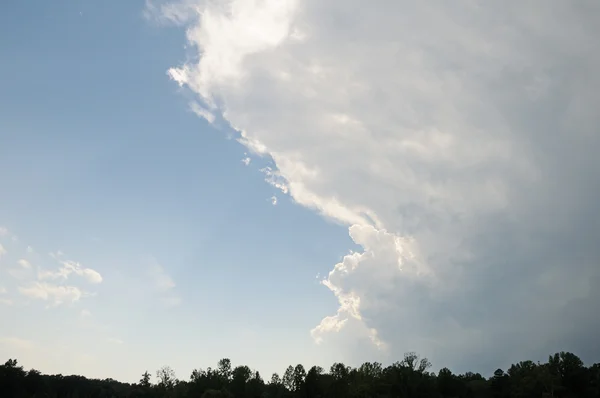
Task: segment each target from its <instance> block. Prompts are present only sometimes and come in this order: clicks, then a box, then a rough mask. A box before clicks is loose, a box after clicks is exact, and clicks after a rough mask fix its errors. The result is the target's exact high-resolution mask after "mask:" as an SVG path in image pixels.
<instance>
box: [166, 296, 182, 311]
mask: <svg viewBox="0 0 600 398" xmlns="http://www.w3.org/2000/svg"><path fill="white" fill-rule="evenodd" d="M162 302H163V304H164V305H165V306H166V307H169V308H170V307H177V306H178V305H180V304H181V297H178V296H172V297H166V298H164V299H163V300H162Z"/></svg>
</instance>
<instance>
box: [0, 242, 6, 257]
mask: <svg viewBox="0 0 600 398" xmlns="http://www.w3.org/2000/svg"><path fill="white" fill-rule="evenodd" d="M5 254H6V249H5V248H4V246H2V244H1V243H0V257H2V256H3V255H5Z"/></svg>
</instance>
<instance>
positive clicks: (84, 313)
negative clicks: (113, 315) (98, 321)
mask: <svg viewBox="0 0 600 398" xmlns="http://www.w3.org/2000/svg"><path fill="white" fill-rule="evenodd" d="M79 315H80V316H81V317H82V318H89V317H90V316H92V313H91V312H90V310H87V309H83V310H81V312H80V313H79Z"/></svg>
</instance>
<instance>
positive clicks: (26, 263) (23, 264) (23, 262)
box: [17, 258, 31, 269]
mask: <svg viewBox="0 0 600 398" xmlns="http://www.w3.org/2000/svg"><path fill="white" fill-rule="evenodd" d="M17 264H19V265H20V266H21V267H23V268H26V269H29V268H31V263H30V262H29V261H27V260H25V259H23V258H22V259H20V260H19V261H17Z"/></svg>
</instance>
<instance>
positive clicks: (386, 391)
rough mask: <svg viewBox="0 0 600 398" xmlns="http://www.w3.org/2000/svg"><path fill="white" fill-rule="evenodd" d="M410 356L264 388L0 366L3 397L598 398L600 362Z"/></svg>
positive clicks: (159, 375)
mask: <svg viewBox="0 0 600 398" xmlns="http://www.w3.org/2000/svg"><path fill="white" fill-rule="evenodd" d="M430 368H431V363H430V362H429V361H428V360H427V359H426V358H420V357H419V356H418V355H417V354H415V353H407V354H405V355H404V358H403V359H402V360H401V361H398V362H395V363H393V364H392V365H390V366H386V367H384V366H383V365H382V364H380V363H377V362H366V363H364V364H362V365H361V366H360V367H358V368H352V367H350V366H346V365H344V364H343V363H334V364H333V365H332V366H331V367H330V368H329V370H328V371H326V370H325V369H323V368H322V367H320V366H313V367H311V368H310V369H308V370H306V368H305V367H304V366H303V365H300V364H299V365H296V366H292V365H290V366H289V367H288V368H287V369H286V370H285V372H284V373H283V374H282V375H281V376H280V375H279V374H277V373H275V374H273V375H272V376H271V378H270V380H268V381H265V380H264V379H263V378H262V377H261V375H260V374H259V372H257V371H254V370H252V369H250V368H249V367H248V366H245V365H242V366H236V367H233V365H232V363H231V361H230V360H229V359H226V358H225V359H221V360H220V361H219V362H218V364H217V366H216V367H215V368H211V367H209V368H208V369H196V370H194V371H192V374H191V375H190V377H189V379H188V380H179V379H178V378H177V377H176V375H175V372H174V371H173V370H172V369H171V368H170V367H168V366H165V367H163V368H161V369H159V370H158V371H157V372H156V377H155V378H154V379H153V378H152V376H151V374H150V373H149V372H148V371H146V372H144V373H143V374H142V375H141V378H140V380H139V382H137V383H133V384H130V383H122V382H119V381H116V380H113V379H104V380H98V379H87V378H85V377H83V376H63V375H60V374H59V375H44V374H41V373H40V372H39V371H37V370H35V369H32V370H29V371H26V370H25V369H24V368H23V367H22V366H19V364H18V362H17V360H15V359H9V360H8V361H7V362H6V363H5V364H4V365H1V366H0V397H2V398H38V397H39V398H41V397H44V398H125V397H127V398H319V397H321V398H430V397H431V398H433V397H435V398H463V397H464V398H537V397H541V398H547V397H556V398H600V363H596V364H594V365H592V366H590V367H586V366H585V365H584V363H583V362H582V360H581V359H580V358H579V357H577V356H576V355H575V354H573V353H570V352H560V353H556V354H554V355H551V356H550V357H549V358H548V362H546V363H539V362H537V363H536V362H533V361H522V362H519V363H516V364H513V365H511V366H510V367H509V368H508V369H507V370H506V371H504V370H502V369H498V370H496V371H495V372H494V373H493V375H491V376H490V377H487V378H486V377H484V376H482V375H481V374H480V373H472V372H467V373H464V374H454V373H453V372H452V371H451V370H450V369H448V368H443V369H441V370H440V371H439V372H437V373H435V372H431V371H430Z"/></svg>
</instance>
